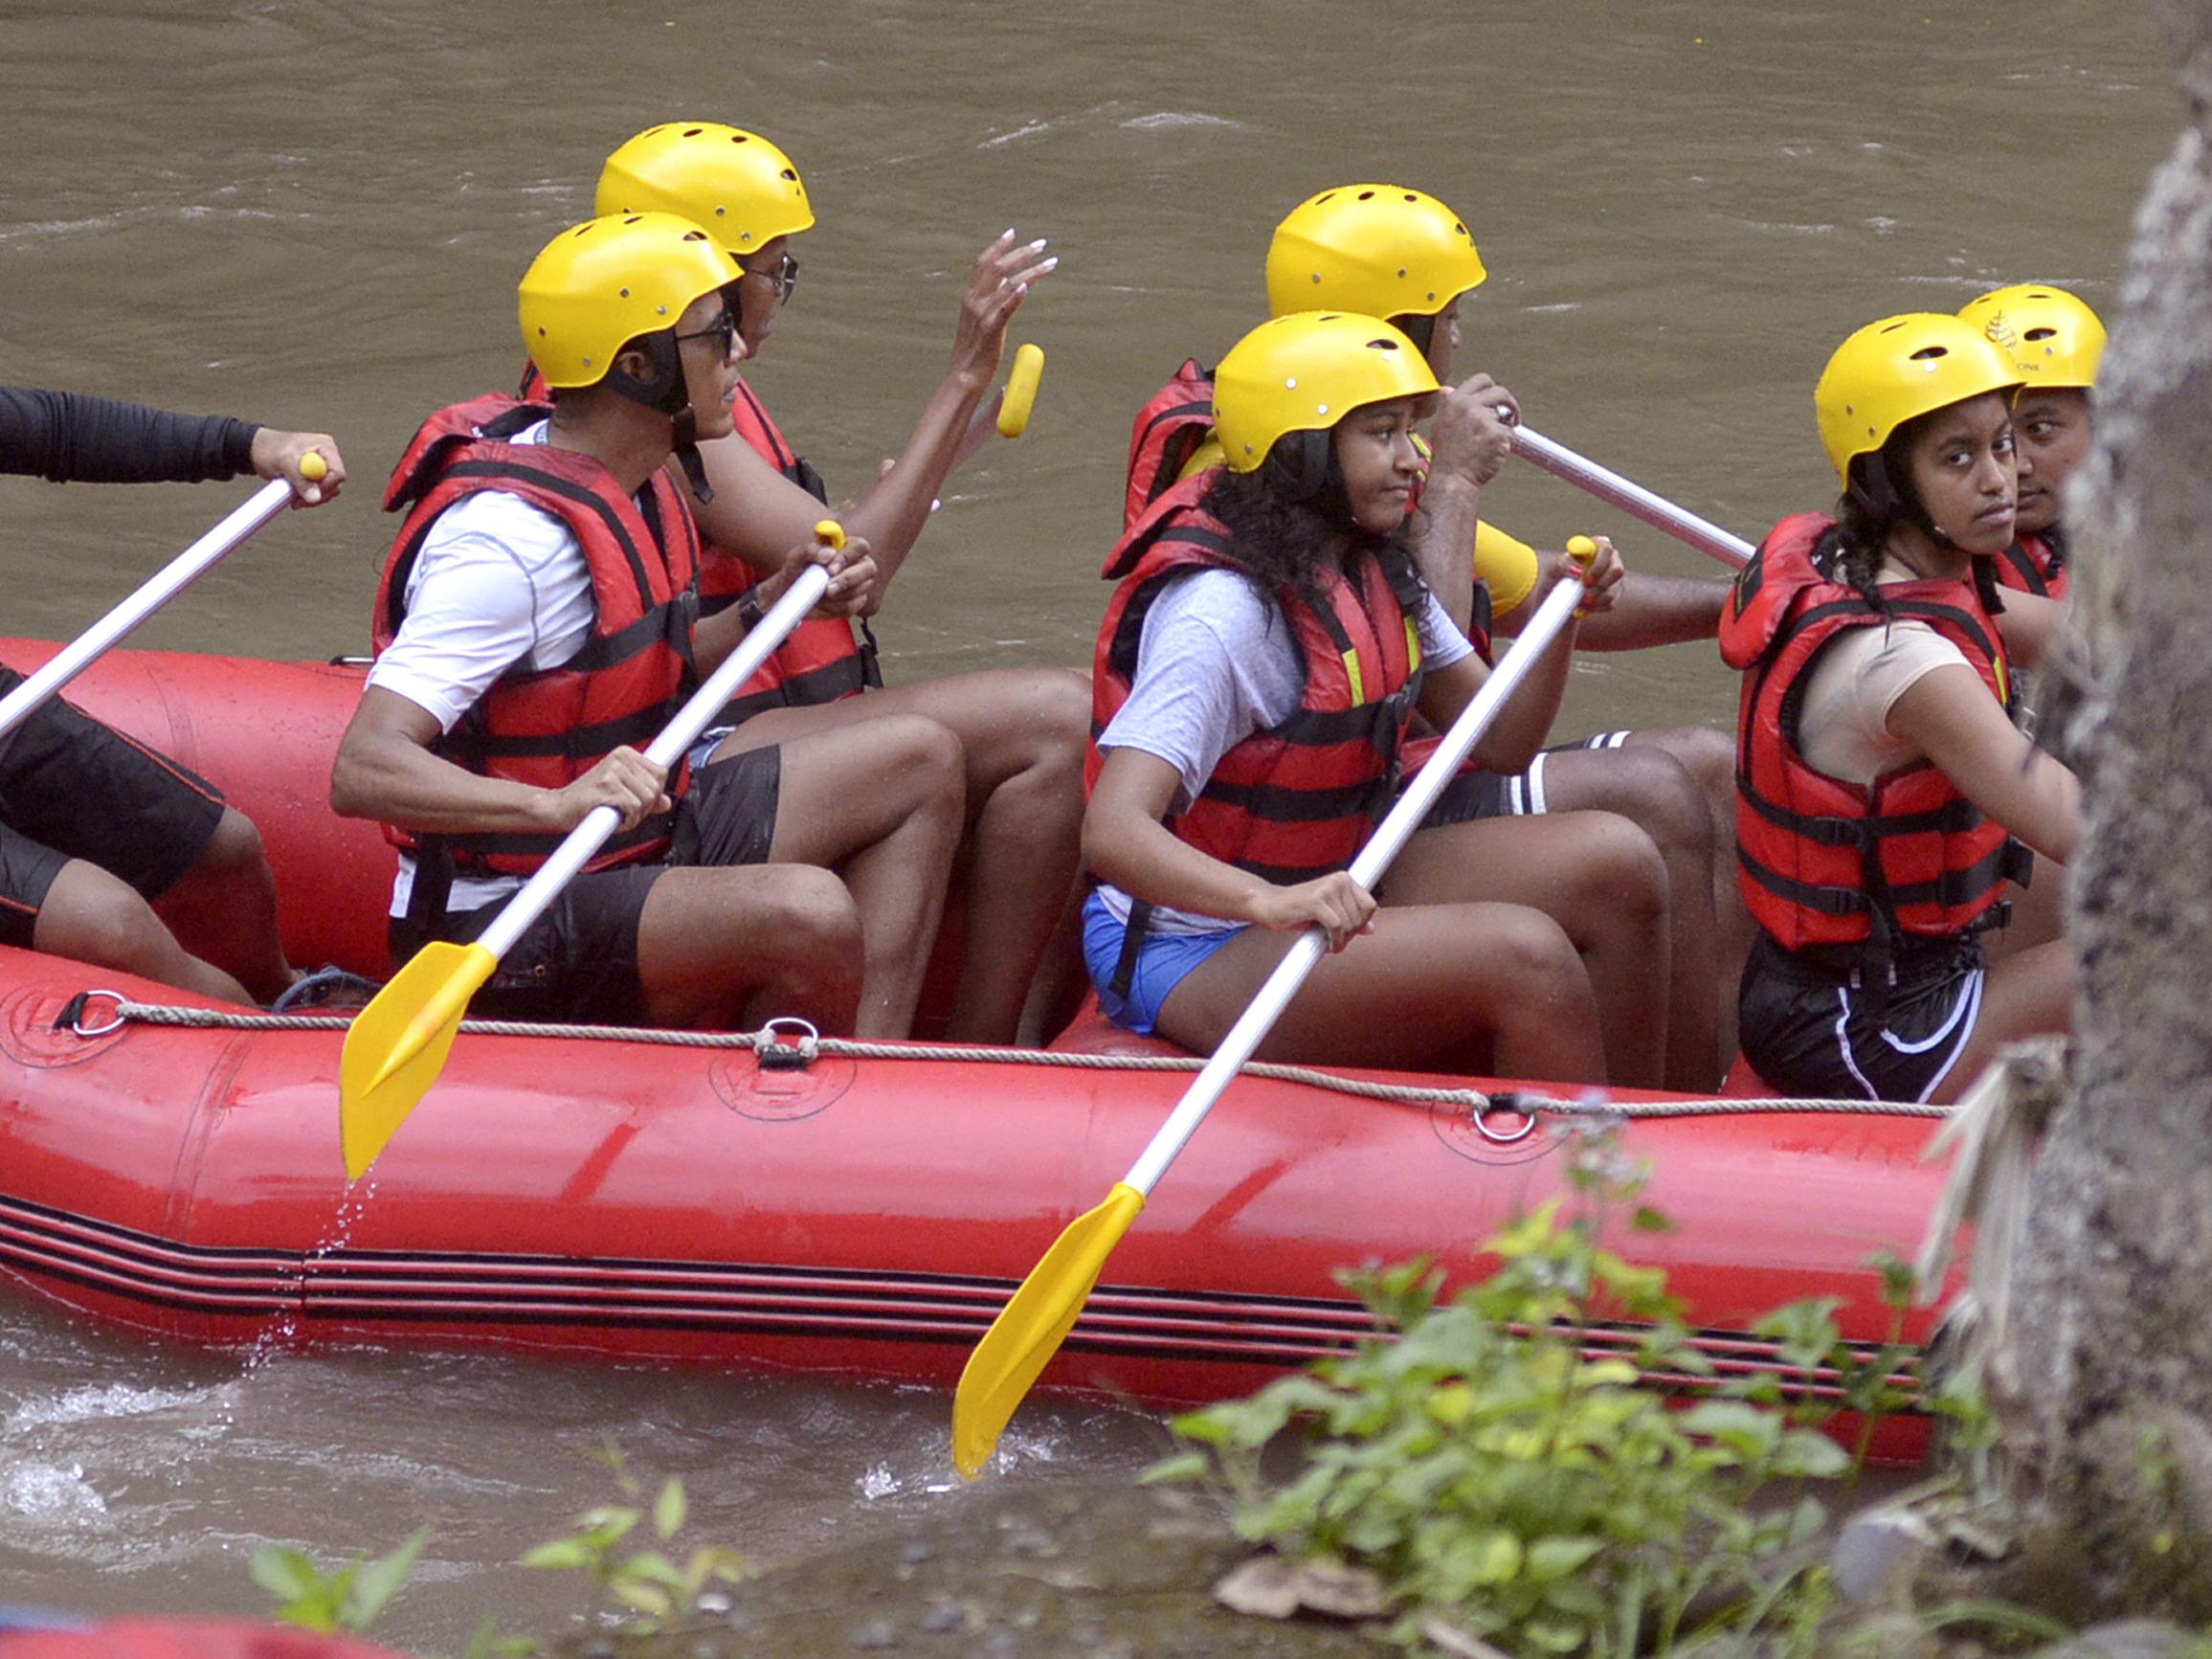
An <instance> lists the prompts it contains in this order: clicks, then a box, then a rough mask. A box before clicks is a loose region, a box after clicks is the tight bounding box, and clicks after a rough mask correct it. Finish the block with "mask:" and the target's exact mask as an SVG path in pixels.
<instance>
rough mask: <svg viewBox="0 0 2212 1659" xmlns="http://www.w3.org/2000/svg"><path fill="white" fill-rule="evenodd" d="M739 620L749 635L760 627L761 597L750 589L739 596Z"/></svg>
mask: <svg viewBox="0 0 2212 1659" xmlns="http://www.w3.org/2000/svg"><path fill="white" fill-rule="evenodd" d="M737 619H738V622H739V624H740V625H741V626H742V627H743V628H744V629H745V631H746V632H747V633H748V634H749V633H751V632H752V631H753V630H754V629H755V628H757V627H759V626H760V595H759V594H755V593H753V592H752V591H751V590H750V589H748V590H747V591H746V592H745V593H742V594H739V595H738V596H737Z"/></svg>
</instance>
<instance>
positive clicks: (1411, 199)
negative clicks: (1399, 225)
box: [1405, 191, 1420, 202]
mask: <svg viewBox="0 0 2212 1659" xmlns="http://www.w3.org/2000/svg"><path fill="white" fill-rule="evenodd" d="M1405 199H1406V200H1407V201H1409V202H1418V201H1419V200H1420V197H1419V196H1417V195H1415V194H1414V193H1413V191H1406V192H1405Z"/></svg>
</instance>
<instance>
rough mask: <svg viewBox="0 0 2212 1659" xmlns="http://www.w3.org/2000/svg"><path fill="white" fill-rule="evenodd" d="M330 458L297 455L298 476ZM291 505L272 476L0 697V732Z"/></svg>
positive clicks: (324, 466) (325, 472)
mask: <svg viewBox="0 0 2212 1659" xmlns="http://www.w3.org/2000/svg"><path fill="white" fill-rule="evenodd" d="M329 472H330V466H329V463H328V462H327V461H325V460H324V459H323V458H322V457H321V456H320V455H318V454H316V453H315V451H313V450H309V451H308V452H307V453H306V454H305V455H304V456H302V457H301V458H300V476H301V477H302V478H303V479H305V480H306V481H307V482H309V483H315V482H320V481H321V480H323V479H324V478H326V477H327V476H329ZM291 504H292V486H291V484H290V483H288V482H285V481H284V480H283V479H280V478H279V479H271V480H270V481H269V482H267V483H265V484H263V485H262V486H261V487H260V488H259V489H257V490H256V491H255V492H254V493H253V494H252V495H250V496H248V497H247V498H246V500H245V502H244V503H243V504H240V505H239V506H237V507H236V508H235V509H234V510H233V511H232V512H231V513H230V514H229V516H227V517H226V518H225V519H224V520H223V521H222V522H221V523H220V524H218V525H216V526H215V527H214V528H213V529H212V530H210V531H209V532H208V533H207V534H206V535H204V536H202V537H201V538H200V539H199V540H198V541H196V542H194V543H193V544H192V545H191V546H190V547H189V548H187V549H185V550H184V551H183V552H181V553H179V554H178V555H177V556H176V557H175V558H173V559H171V560H170V561H169V562H168V564H166V565H164V566H163V567H162V568H161V569H160V570H159V571H157V572H154V573H153V574H152V575H151V576H149V577H147V578H146V579H145V581H144V582H142V583H141V584H140V585H139V587H138V589H137V590H136V591H135V592H134V593H132V594H131V595H130V596H129V597H128V598H126V599H124V600H123V603H121V604H120V605H118V606H116V607H115V609H114V610H112V611H110V612H108V614H107V615H106V616H104V617H101V619H100V620H99V621H97V622H95V623H93V625H92V626H91V627H89V628H87V629H86V630H85V631H84V632H83V633H81V634H79V635H78V637H77V638H76V639H72V640H71V641H70V642H69V643H68V644H67V645H65V646H63V647H62V648H61V649H60V650H59V651H57V652H56V653H55V654H54V656H53V658H52V659H51V660H50V661H48V662H47V664H46V666H45V667H43V668H41V669H39V670H38V672H37V673H35V674H34V675H32V676H31V677H30V678H29V679H27V680H25V681H24V682H23V684H20V685H18V686H16V687H15V689H14V690H12V691H11V692H9V693H8V695H7V696H6V697H5V698H0V737H5V736H6V735H7V734H8V733H9V732H11V731H13V730H14V729H16V728H17V727H18V726H20V725H22V724H23V722H24V721H25V720H26V719H28V718H29V717H30V714H31V711H32V710H33V709H34V708H36V707H37V706H39V705H40V704H41V703H44V702H45V701H46V700H47V699H48V698H49V697H52V696H53V695H54V694H55V693H56V692H57V691H59V690H60V689H61V688H62V687H63V686H64V685H66V684H69V683H70V682H71V681H72V680H74V679H76V678H77V677H78V675H79V674H81V673H83V672H84V670H85V669H86V668H88V667H90V666H91V665H92V663H93V661H95V660H96V659H97V658H99V657H100V656H101V653H103V652H104V651H106V650H107V649H108V647H110V646H111V645H113V644H114V643H115V642H116V641H117V640H119V639H122V638H123V636H124V635H125V634H128V633H129V632H130V631H131V630H132V629H133V628H135V627H137V626H138V625H139V624H140V623H141V622H143V621H145V619H146V618H147V617H150V616H152V615H153V614H154V613H155V612H156V611H158V610H160V609H161V608H162V607H163V606H164V605H166V604H168V602H169V601H170V600H171V599H173V598H175V597H176V596H177V595H178V594H181V593H183V592H184V591H185V590H186V589H187V588H189V587H190V586H191V585H192V584H193V583H194V582H196V581H198V580H199V579H200V577H201V576H203V575H204V574H206V573H207V572H208V571H210V570H211V569H212V568H213V567H214V566H215V565H216V564H218V563H220V562H221V561H222V560H223V559H225V558H228V557H229V556H230V555H231V553H233V552H234V551H235V550H236V549H238V548H239V547H240V546H241V545H243V544H244V543H245V542H246V540H247V539H248V538H249V537H251V536H252V535H253V534H254V532H255V531H257V530H258V529H260V528H261V527H263V526H264V525H266V524H267V523H268V522H269V521H270V520H271V519H273V518H275V517H276V516H277V515H278V514H279V513H280V512H282V511H283V510H284V509H285V508H286V507H288V506H290V505H291Z"/></svg>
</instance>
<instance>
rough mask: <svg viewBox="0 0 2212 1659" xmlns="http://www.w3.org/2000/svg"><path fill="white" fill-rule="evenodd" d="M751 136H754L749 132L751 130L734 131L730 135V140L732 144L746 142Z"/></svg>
mask: <svg viewBox="0 0 2212 1659" xmlns="http://www.w3.org/2000/svg"><path fill="white" fill-rule="evenodd" d="M751 136H752V134H751V133H749V132H733V133H731V134H730V135H729V142H730V143H731V144H743V143H744V142H745V141H746V140H747V139H749V138H750V137H751Z"/></svg>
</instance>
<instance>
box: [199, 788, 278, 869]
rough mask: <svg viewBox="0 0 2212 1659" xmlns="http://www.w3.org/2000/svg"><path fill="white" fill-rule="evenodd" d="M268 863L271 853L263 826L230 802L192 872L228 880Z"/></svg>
mask: <svg viewBox="0 0 2212 1659" xmlns="http://www.w3.org/2000/svg"><path fill="white" fill-rule="evenodd" d="M268 867H269V855H268V852H267V850H266V849H265V848H264V847H263V846H262V844H261V832H260V830H259V829H258V828H257V827H256V826H255V823H254V820H253V819H252V818H248V817H247V816H246V815H245V814H244V813H242V812H240V811H239V810H238V809H237V808H236V807H235V806H227V807H225V808H223V816H222V817H221V818H218V819H217V820H216V821H215V831H214V834H212V835H211V836H210V837H209V838H208V844H207V846H206V847H205V848H204V849H203V850H202V851H201V853H200V856H199V858H198V859H197V860H195V861H194V862H193V864H192V869H191V873H192V874H194V875H203V876H211V877H213V878H215V879H217V880H228V879H231V878H235V877H238V876H252V875H258V874H259V873H260V872H262V871H264V870H266V869H267V868H268Z"/></svg>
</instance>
